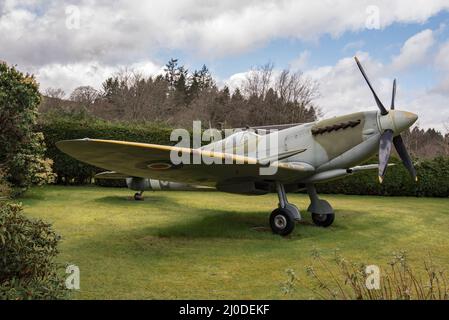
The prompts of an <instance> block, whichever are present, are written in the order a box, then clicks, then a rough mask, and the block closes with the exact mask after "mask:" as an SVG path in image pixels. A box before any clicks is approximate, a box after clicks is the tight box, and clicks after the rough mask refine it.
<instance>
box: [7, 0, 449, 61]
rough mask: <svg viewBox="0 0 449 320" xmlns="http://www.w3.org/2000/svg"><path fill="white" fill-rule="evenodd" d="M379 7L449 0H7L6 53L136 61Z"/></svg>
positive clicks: (359, 18)
mask: <svg viewBox="0 0 449 320" xmlns="http://www.w3.org/2000/svg"><path fill="white" fill-rule="evenodd" d="M68 4H70V5H76V6H77V7H78V8H79V9H80V28H79V29H68V28H67V27H66V19H67V18H68V16H67V14H66V11H65V9H66V7H67V5H68ZM370 5H375V6H377V7H378V8H379V13H380V15H379V17H380V27H381V28H384V27H386V26H388V25H391V24H392V23H394V22H404V23H407V22H423V21H425V20H426V19H428V18H429V17H431V16H432V15H434V14H436V13H438V12H439V11H441V10H445V9H448V8H449V3H448V2H447V1H445V0H433V1H429V0H417V1H414V2H413V5H410V3H409V1H408V0H398V1H395V2H391V1H389V0H378V1H372V0H357V1H356V0H353V1H350V0H340V1H338V0H335V1H328V0H323V1H313V2H311V1H305V0H304V1H297V0H281V1H274V0H259V1H256V0H250V1H245V2H242V1H239V0H230V1H219V0H210V1H203V0H185V1H167V0H154V1H151V2H142V1H125V0H112V1H104V0H73V1H56V0H48V1H45V2H36V1H31V0H28V1H13V0H7V1H5V2H4V3H3V13H2V15H1V17H0V34H2V37H1V38H0V54H1V56H2V57H3V58H4V59H6V60H7V61H10V62H11V63H19V64H25V63H27V64H33V65H43V64H50V63H74V62H80V61H92V60H98V61H101V62H102V63H106V64H108V63H109V64H111V63H130V62H133V61H136V60H143V59H147V58H148V57H151V56H152V55H153V54H154V53H155V52H156V51H157V50H159V49H180V50H188V51H193V52H197V53H200V54H205V55H207V56H215V57H220V56H226V55H229V54H236V53H241V52H242V51H245V50H249V49H253V48H255V47H257V46H260V45H262V44H265V43H267V42H268V41H270V40H272V39H276V38H294V39H305V40H307V39H317V38H318V37H320V36H321V35H323V34H331V35H332V36H338V35H340V34H342V33H343V32H345V31H357V30H362V29H364V28H365V24H366V21H367V19H368V18H369V16H368V13H367V11H366V8H367V7H368V6H370Z"/></svg>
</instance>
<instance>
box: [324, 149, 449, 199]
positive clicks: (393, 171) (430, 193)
mask: <svg viewBox="0 0 449 320" xmlns="http://www.w3.org/2000/svg"><path fill="white" fill-rule="evenodd" d="M377 161H378V160H377V158H372V159H370V160H369V161H367V162H366V164H368V163H377ZM390 163H395V164H396V165H395V166H392V167H389V168H388V169H387V173H386V175H385V179H384V182H383V183H382V184H380V183H379V182H378V178H377V170H371V171H366V172H362V173H356V174H354V175H352V176H350V177H347V178H343V179H340V180H334V181H330V182H327V183H321V184H317V191H318V192H319V193H334V194H353V195H382V196H417V197H449V158H443V157H438V158H435V159H433V160H421V161H418V162H417V163H415V168H416V171H417V174H418V182H414V181H413V180H412V178H411V177H410V175H409V173H408V171H407V170H406V169H405V167H404V166H403V165H402V163H401V161H400V160H398V159H396V158H393V157H392V159H391V160H390Z"/></svg>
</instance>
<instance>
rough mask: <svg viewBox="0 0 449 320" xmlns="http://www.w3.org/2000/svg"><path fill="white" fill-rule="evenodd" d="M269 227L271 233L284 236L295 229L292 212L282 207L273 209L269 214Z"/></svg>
mask: <svg viewBox="0 0 449 320" xmlns="http://www.w3.org/2000/svg"><path fill="white" fill-rule="evenodd" d="M270 227H271V230H272V231H273V233H275V234H279V235H281V236H286V235H289V234H290V233H292V231H293V230H294V229H295V219H294V216H293V214H292V213H291V212H290V211H288V210H286V209H282V208H277V209H275V210H273V212H272V213H271V215H270Z"/></svg>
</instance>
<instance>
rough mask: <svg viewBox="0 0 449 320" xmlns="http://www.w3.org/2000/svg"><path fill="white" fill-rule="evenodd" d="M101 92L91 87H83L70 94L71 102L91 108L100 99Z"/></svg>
mask: <svg viewBox="0 0 449 320" xmlns="http://www.w3.org/2000/svg"><path fill="white" fill-rule="evenodd" d="M99 95H100V94H99V92H98V91H97V90H95V89H94V88H92V87H91V86H81V87H78V88H76V89H75V90H73V92H72V93H71V94H70V100H71V101H74V102H77V103H79V104H81V105H83V106H84V107H89V106H91V105H92V104H93V103H94V102H95V100H97V98H98V97H99Z"/></svg>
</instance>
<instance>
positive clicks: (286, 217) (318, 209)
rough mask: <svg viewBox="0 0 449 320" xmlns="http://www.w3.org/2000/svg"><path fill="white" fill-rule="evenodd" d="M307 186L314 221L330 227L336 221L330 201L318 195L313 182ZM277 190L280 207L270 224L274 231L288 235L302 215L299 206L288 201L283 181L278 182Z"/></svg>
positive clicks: (274, 213)
mask: <svg viewBox="0 0 449 320" xmlns="http://www.w3.org/2000/svg"><path fill="white" fill-rule="evenodd" d="M306 187H307V193H308V194H309V198H310V206H309V208H308V209H307V211H309V212H310V213H312V220H313V222H314V223H315V224H316V225H317V226H319V227H329V226H330V225H331V224H332V223H333V222H334V218H335V214H334V210H333V209H332V207H331V205H330V204H329V202H327V201H326V200H322V199H320V198H319V197H318V194H317V193H316V189H315V186H314V185H313V184H309V185H307V186H306ZM276 192H277V194H278V197H279V207H278V208H277V209H275V210H274V211H273V212H272V213H271V215H270V226H271V230H272V231H273V233H275V234H279V235H281V236H286V235H289V234H290V233H292V231H293V230H294V229H295V223H296V221H300V220H301V215H300V213H299V210H298V208H297V207H296V206H295V205H293V204H291V203H289V202H288V200H287V195H286V193H285V189H284V185H283V184H282V183H280V182H276Z"/></svg>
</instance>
